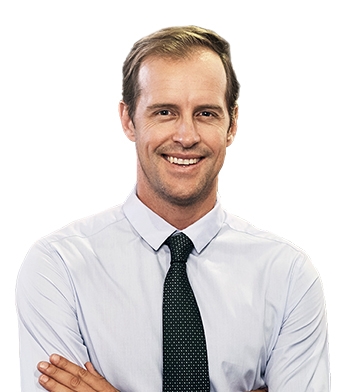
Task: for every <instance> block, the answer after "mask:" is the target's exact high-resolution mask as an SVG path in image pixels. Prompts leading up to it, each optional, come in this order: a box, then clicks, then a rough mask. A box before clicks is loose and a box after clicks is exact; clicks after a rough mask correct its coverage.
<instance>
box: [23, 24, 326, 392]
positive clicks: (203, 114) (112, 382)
mask: <svg viewBox="0 0 350 392" xmlns="http://www.w3.org/2000/svg"><path fill="white" fill-rule="evenodd" d="M123 76H124V79H123V101H122V102H121V103H120V108H119V111H120V117H121V123H122V126H123V129H124V132H125V134H126V136H127V137H128V138H129V139H130V140H131V141H133V142H135V145H136V150H137V185H136V189H135V192H133V193H132V194H131V195H130V197H129V198H128V200H127V201H126V202H125V203H124V204H123V205H122V206H120V207H116V208H113V209H111V210H109V211H106V212H103V213H100V214H98V215H96V216H94V217H90V218H87V219H83V220H81V221H78V222H75V223H73V224H71V225H69V226H67V227H66V228H64V229H62V230H60V231H58V232H56V233H54V234H52V235H50V236H48V237H46V238H44V239H42V240H41V241H39V242H38V243H37V244H36V245H35V246H34V247H33V248H32V249H31V251H30V252H29V254H28V255H27V258H26V260H25V262H24V264H23V266H22V269H21V272H20V275H19V279H18V290H17V298H18V313H19V326H20V341H21V369H22V370H21V371H22V384H23V390H24V391H26V392H34V391H39V390H42V389H41V387H40V386H39V384H40V385H41V386H42V387H43V388H45V389H46V390H48V391H55V392H60V391H62V392H67V391H83V392H91V391H104V392H115V391H122V392H128V391H129V392H132V391H133V392H138V391H151V392H154V391H160V390H161V389H162V385H163V390H164V391H165V390H166V391H168V390H171V391H184V390H188V391H192V392H193V391H194V389H191V387H186V389H183V388H184V387H178V386H176V385H170V386H169V389H168V385H167V382H164V378H165V373H166V372H165V370H163V361H164V363H165V359H163V355H166V351H167V349H166V348H164V353H163V347H162V346H163V343H162V341H163V339H165V338H164V337H163V336H162V335H163V332H162V328H165V327H164V325H162V324H165V323H164V320H165V317H166V316H165V315H164V313H163V314H162V303H163V287H165V283H164V280H165V277H166V275H167V273H168V270H169V265H170V261H171V264H173V251H172V250H171V247H170V244H169V242H168V241H169V238H174V233H175V235H179V234H178V232H181V233H184V234H186V236H187V237H186V238H190V240H191V242H192V243H193V245H194V248H193V250H191V251H189V253H190V255H189V257H188V262H187V275H188V280H189V282H190V286H191V287H192V289H193V292H194V296H195V299H196V303H197V304H198V309H199V314H200V316H199V317H200V319H201V322H202V325H203V331H204V335H205V342H204V345H205V354H204V357H205V359H206V361H207V363H206V365H205V368H206V372H207V371H209V376H208V375H203V376H201V377H203V378H205V377H209V378H210V390H211V391H217V392H226V391H234V392H236V391H252V390H258V389H259V390H263V389H264V388H265V390H267V388H268V390H269V391H270V392H289V391H290V392H291V391H298V392H303V391H317V392H320V391H322V392H326V391H328V390H329V368H328V343H327V331H326V318H325V309H324V301H323V294H322V288H321V283H320V280H319V277H318V275H317V273H316V272H315V270H314V268H313V267H312V265H311V264H310V262H309V261H308V259H307V257H306V256H305V254H304V253H303V252H301V251H300V250H299V249H297V248H296V247H295V246H293V245H291V244H290V243H288V242H286V241H284V240H282V239H280V238H277V237H275V236H273V235H271V234H268V233H266V232H262V231H260V230H257V229H256V228H254V227H253V226H251V225H249V224H248V223H246V222H244V221H242V220H240V219H238V218H237V217H235V216H232V215H230V214H228V213H226V212H225V211H224V210H223V209H222V207H221V205H220V202H219V201H218V200H217V189H218V174H219V171H220V169H221V167H222V165H223V163H224V158H225V154H226V148H227V147H228V146H229V145H230V144H231V143H232V141H233V139H234V136H235V134H236V130H237V116H238V106H237V98H238V91H239V84H238V82H237V79H236V76H235V73H234V71H233V69H232V65H231V61H230V53H229V45H228V43H227V42H226V41H225V40H223V39H222V38H221V37H219V36H218V35H217V34H215V33H214V32H211V31H208V30H205V29H201V28H197V27H182V28H168V29H164V30H161V31H159V32H156V33H154V34H152V35H150V36H148V37H145V38H143V39H141V40H140V41H138V42H137V43H136V44H135V45H134V47H133V48H132V50H131V52H130V54H129V56H128V57H127V59H126V61H125V63H124V68H123ZM181 235H183V234H181ZM186 258H187V256H186ZM165 292H166V290H165V288H164V296H165ZM163 305H164V304H163ZM181 309H182V308H181ZM183 309H184V307H183ZM183 311H184V312H185V310H183ZM179 317H181V314H180V315H178V316H176V319H177V318H179ZM162 320H163V321H162ZM175 321H176V320H175ZM186 329H188V328H187V327H186V328H185V330H186ZM185 332H186V331H185ZM180 344H181V343H176V347H175V351H176V354H179V355H181V352H182V351H183V350H186V347H185V346H186V345H187V344H192V342H191V341H188V343H187V341H186V344H185V345H184V344H183V345H182V346H181V349H178V347H180ZM55 353H58V354H59V355H56V354H55ZM52 354H54V355H52ZM49 356H50V357H49ZM164 358H165V357H164ZM183 361H186V359H185V358H184V357H181V359H180V365H181V363H182V362H183ZM38 363H39V364H38ZM37 364H38V365H37ZM191 364H192V359H191ZM36 366H37V369H38V371H36ZM164 366H165V365H164ZM171 367H172V366H170V368H171ZM95 369H96V370H95ZM164 369H165V367H164ZM208 369H209V370H208ZM183 371H184V372H187V369H184V370H183ZM197 373H199V372H197V371H195V372H194V376H193V377H195V376H197V375H198V374H197ZM40 374H41V375H40ZM186 374H187V373H186ZM203 374H204V373H203ZM37 378H39V381H37ZM178 378H179V379H183V378H184V377H182V376H179V377H178ZM189 378H192V377H189ZM180 381H181V382H182V381H183V380H180ZM38 382H39V384H38ZM191 385H192V384H191ZM206 388H207V389H200V388H199V389H195V390H209V389H208V388H209V387H206Z"/></svg>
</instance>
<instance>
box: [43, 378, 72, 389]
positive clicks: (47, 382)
mask: <svg viewBox="0 0 350 392" xmlns="http://www.w3.org/2000/svg"><path fill="white" fill-rule="evenodd" d="M39 384H40V385H41V386H42V387H43V388H45V389H46V390H47V391H49V392H72V389H69V388H67V387H65V386H64V385H62V384H59V383H58V382H57V381H55V380H54V379H53V378H50V377H48V376H47V375H46V374H42V375H41V376H40V377H39Z"/></svg>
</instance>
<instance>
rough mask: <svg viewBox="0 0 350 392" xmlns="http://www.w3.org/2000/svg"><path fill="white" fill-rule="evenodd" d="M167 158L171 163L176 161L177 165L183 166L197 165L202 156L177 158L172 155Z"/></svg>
mask: <svg viewBox="0 0 350 392" xmlns="http://www.w3.org/2000/svg"><path fill="white" fill-rule="evenodd" d="M166 159H167V161H168V162H170V163H174V164H176V165H182V166H189V165H195V164H196V163H198V162H199V161H200V158H189V159H187V158H186V159H183V158H176V157H171V156H167V157H166Z"/></svg>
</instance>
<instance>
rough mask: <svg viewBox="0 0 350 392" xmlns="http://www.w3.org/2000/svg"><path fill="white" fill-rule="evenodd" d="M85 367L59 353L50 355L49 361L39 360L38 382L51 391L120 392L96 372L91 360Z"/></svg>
mask: <svg viewBox="0 0 350 392" xmlns="http://www.w3.org/2000/svg"><path fill="white" fill-rule="evenodd" d="M85 367H86V369H84V368H81V367H80V366H78V365H75V364H74V363H72V362H70V361H68V360H67V359H65V358H63V357H61V356H59V355H55V354H54V355H51V357H50V362H40V363H39V364H38V370H39V371H40V372H42V375H41V376H40V378H39V383H40V384H41V385H42V386H43V387H44V388H45V389H46V390H47V391H49V392H50V391H51V392H68V391H69V392H74V391H75V392H79V391H81V392H97V391H98V392H120V391H118V390H117V389H115V388H114V387H113V386H112V385H111V384H109V383H108V382H107V381H106V380H105V379H104V378H103V377H102V376H101V375H100V374H98V373H97V372H96V370H95V369H94V367H93V366H92V364H91V362H87V363H86V364H85Z"/></svg>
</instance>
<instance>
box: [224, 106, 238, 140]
mask: <svg viewBox="0 0 350 392" xmlns="http://www.w3.org/2000/svg"><path fill="white" fill-rule="evenodd" d="M237 120H238V105H237V104H236V106H235V107H234V109H233V114H232V122H231V126H230V129H229V130H228V132H227V144H226V146H227V147H228V146H230V145H231V144H232V143H233V139H234V138H235V136H236V133H237Z"/></svg>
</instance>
